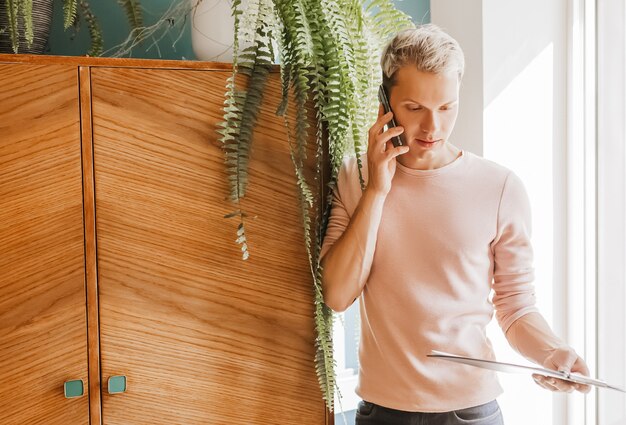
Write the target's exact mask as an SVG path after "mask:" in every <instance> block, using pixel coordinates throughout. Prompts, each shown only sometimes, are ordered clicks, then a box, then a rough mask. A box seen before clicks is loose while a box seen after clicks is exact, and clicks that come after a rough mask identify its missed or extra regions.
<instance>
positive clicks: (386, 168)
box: [367, 104, 409, 195]
mask: <svg viewBox="0 0 626 425" xmlns="http://www.w3.org/2000/svg"><path fill="white" fill-rule="evenodd" d="M392 117H393V112H389V113H387V114H384V109H383V106H382V104H381V105H380V108H379V109H378V119H377V120H376V122H375V123H374V125H373V126H372V127H371V128H370V130H369V140H368V147H367V167H368V170H369V171H368V174H369V177H368V178H369V180H368V185H367V188H368V190H370V191H374V192H376V193H377V194H379V195H387V193H389V190H391V180H392V178H393V176H394V174H395V173H396V157H397V156H398V155H402V154H404V153H406V152H408V151H409V147H408V146H398V147H395V146H393V143H392V142H391V138H392V137H394V136H399V135H400V134H402V133H403V132H404V128H402V126H397V127H392V128H390V129H389V130H387V131H383V129H384V126H385V124H387V123H388V122H389V121H391V118H392Z"/></svg>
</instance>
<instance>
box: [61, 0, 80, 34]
mask: <svg viewBox="0 0 626 425" xmlns="http://www.w3.org/2000/svg"><path fill="white" fill-rule="evenodd" d="M77 11H78V0H63V29H68V28H69V27H71V26H72V25H73V24H74V22H76V15H77Z"/></svg>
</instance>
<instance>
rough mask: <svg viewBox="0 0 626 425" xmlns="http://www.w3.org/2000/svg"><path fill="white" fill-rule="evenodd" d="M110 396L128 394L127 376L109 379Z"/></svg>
mask: <svg viewBox="0 0 626 425" xmlns="http://www.w3.org/2000/svg"><path fill="white" fill-rule="evenodd" d="M108 387H109V394H119V393H124V392H126V376H124V375H117V376H111V377H109V381H108Z"/></svg>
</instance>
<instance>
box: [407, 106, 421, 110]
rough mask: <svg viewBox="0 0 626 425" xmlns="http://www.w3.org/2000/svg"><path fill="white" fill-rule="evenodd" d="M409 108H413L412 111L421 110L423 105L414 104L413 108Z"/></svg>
mask: <svg viewBox="0 0 626 425" xmlns="http://www.w3.org/2000/svg"><path fill="white" fill-rule="evenodd" d="M409 110H411V111H421V110H422V107H421V106H414V107H412V108H409Z"/></svg>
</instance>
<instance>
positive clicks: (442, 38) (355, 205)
mask: <svg viewBox="0 0 626 425" xmlns="http://www.w3.org/2000/svg"><path fill="white" fill-rule="evenodd" d="M381 66H382V71H383V85H384V86H385V87H386V89H387V92H388V94H389V98H390V104H391V109H392V111H393V112H391V113H387V114H383V111H382V107H381V110H380V111H379V116H378V120H377V121H376V123H375V124H374V125H373V126H372V127H371V129H370V131H369V146H368V150H367V154H366V155H365V157H364V158H363V164H364V167H363V176H364V178H365V179H366V189H365V190H364V191H361V188H360V184H359V179H358V170H357V164H356V159H355V158H347V159H346V160H345V161H344V163H343V165H342V168H341V170H340V173H339V177H338V183H337V188H336V190H335V192H334V198H333V207H332V212H331V218H330V221H329V225H328V229H327V233H326V237H325V239H324V244H323V248H322V254H321V255H322V268H323V291H324V299H325V302H326V304H327V305H328V306H329V307H330V308H332V309H333V310H335V311H344V310H345V309H347V308H348V307H349V306H350V304H352V302H354V300H355V299H357V298H359V297H360V299H359V303H360V311H361V342H360V344H361V345H360V350H359V358H360V368H359V384H358V386H357V390H356V392H357V394H358V395H359V396H360V397H361V398H362V399H363V401H361V402H360V403H359V408H358V411H357V421H356V423H357V424H418V423H419V424H464V423H469V422H468V421H471V423H472V424H480V425H487V424H502V423H503V419H502V414H501V412H500V409H499V407H498V404H497V402H496V400H495V399H496V397H497V396H498V395H500V394H501V393H502V388H501V387H500V385H499V383H498V381H497V378H496V375H495V373H494V372H491V371H486V370H483V369H479V368H472V367H469V366H465V365H459V364H454V363H449V362H445V361H443V360H440V359H434V358H429V357H427V354H429V353H430V352H431V350H441V351H446V352H451V353H454V354H459V355H467V356H473V357H479V358H491V359H493V358H494V353H493V350H492V347H491V343H490V342H489V340H488V339H487V337H486V326H487V324H488V323H489V322H490V320H491V318H492V316H493V312H494V308H495V313H496V318H497V320H498V323H499V324H500V326H501V327H502V330H503V332H504V333H505V335H506V338H507V340H508V341H509V343H510V344H511V345H512V346H513V347H514V348H515V349H516V350H517V351H519V352H520V353H521V354H522V355H524V356H525V357H526V358H528V359H530V360H532V361H533V362H536V363H538V364H540V365H542V366H544V367H547V368H550V369H555V370H564V371H568V372H570V371H571V372H579V373H582V374H585V375H588V370H587V366H586V365H585V362H584V361H583V359H581V358H580V357H579V356H578V355H577V354H576V353H575V352H574V350H573V349H571V348H570V347H568V346H567V345H566V344H565V343H564V342H563V341H562V340H560V339H559V338H558V337H557V336H555V335H554V334H553V332H552V331H551V330H550V327H549V326H548V324H547V323H546V321H545V320H544V318H543V317H542V316H541V314H540V313H539V312H538V310H537V308H536V307H535V296H534V287H533V283H532V282H533V279H534V277H533V268H532V247H531V243H530V216H531V213H530V206H529V201H528V197H527V195H526V191H525V189H524V186H523V184H522V182H521V180H520V179H519V178H518V177H517V176H516V175H515V174H514V173H513V172H511V171H510V170H508V169H506V168H505V167H503V166H501V165H498V164H496V163H494V162H492V161H488V160H486V159H483V158H481V157H478V156H476V155H473V154H472V153H470V152H467V151H464V150H462V149H459V148H458V147H456V146H454V145H453V144H451V143H450V142H449V140H448V139H449V137H450V134H451V133H452V129H453V128H454V123H455V121H456V118H457V115H458V108H459V86H460V83H461V78H462V76H463V69H464V58H463V53H462V51H461V48H460V47H459V45H458V43H457V42H456V41H455V40H454V39H453V38H451V37H450V36H449V35H448V34H446V33H444V32H443V31H441V30H440V29H439V28H438V27H436V26H435V25H430V24H429V25H423V26H420V27H419V28H417V29H410V30H405V31H403V32H400V33H399V34H397V35H396V37H395V38H394V39H393V40H392V41H391V42H390V43H389V44H388V45H387V47H386V48H385V50H384V53H383V55H382V58H381ZM392 116H394V117H395V121H396V123H397V124H398V126H397V127H395V128H390V129H388V130H387V131H383V127H384V125H385V124H386V123H388V122H389V121H390V119H391V117H392ZM398 135H402V138H403V140H404V145H403V146H399V147H394V146H393V144H392V142H391V138H392V137H394V136H398ZM492 289H493V290H494V296H493V299H492V300H490V299H489V295H490V291H491V290H492ZM535 381H536V382H537V383H538V384H539V385H540V386H542V387H544V388H547V389H549V390H552V391H566V392H571V391H573V390H578V391H581V392H588V391H589V390H590V388H589V387H588V386H583V385H577V384H572V383H569V382H566V381H562V380H555V379H552V378H545V377H540V376H535Z"/></svg>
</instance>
